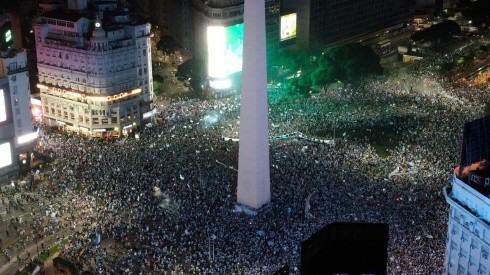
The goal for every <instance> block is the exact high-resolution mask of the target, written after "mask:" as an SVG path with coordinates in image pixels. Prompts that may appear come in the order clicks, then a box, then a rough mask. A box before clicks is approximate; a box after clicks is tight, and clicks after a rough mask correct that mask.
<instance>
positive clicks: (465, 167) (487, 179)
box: [455, 115, 490, 196]
mask: <svg viewBox="0 0 490 275" xmlns="http://www.w3.org/2000/svg"><path fill="white" fill-rule="evenodd" d="M461 143H462V146H461V161H460V165H459V166H458V167H456V169H455V175H457V177H458V178H459V179H461V180H462V181H464V182H466V183H467V184H468V185H470V186H471V187H473V188H474V189H476V190H477V191H479V192H480V193H482V194H484V195H485V196H489V195H490V115H487V116H485V117H482V118H479V119H476V120H473V121H471V122H467V123H465V125H464V127H463V140H462V142H461Z"/></svg>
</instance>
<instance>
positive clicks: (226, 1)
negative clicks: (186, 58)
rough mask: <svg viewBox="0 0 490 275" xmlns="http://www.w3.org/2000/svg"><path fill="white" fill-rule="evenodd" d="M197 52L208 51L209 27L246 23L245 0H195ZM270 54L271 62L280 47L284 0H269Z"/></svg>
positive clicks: (194, 36) (204, 55)
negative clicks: (281, 16)
mask: <svg viewBox="0 0 490 275" xmlns="http://www.w3.org/2000/svg"><path fill="white" fill-rule="evenodd" d="M193 10H194V15H193V18H194V23H193V26H194V27H193V31H194V33H193V35H192V37H193V48H192V49H193V53H194V55H195V56H200V57H206V56H207V55H208V41H207V31H208V27H211V26H224V27H228V26H232V25H237V24H241V23H243V0H231V1H230V0H211V1H202V0H194V5H193ZM265 20H266V22H265V24H266V54H267V61H268V65H270V64H271V62H272V61H273V60H274V59H275V58H276V56H277V54H278V50H279V31H280V30H279V28H280V26H279V24H280V1H279V0H265Z"/></svg>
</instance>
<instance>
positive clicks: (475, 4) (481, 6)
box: [459, 0, 490, 28]
mask: <svg viewBox="0 0 490 275" xmlns="http://www.w3.org/2000/svg"><path fill="white" fill-rule="evenodd" d="M459 9H460V10H462V13H463V15H464V16H465V17H466V18H468V19H470V20H471V24H472V25H473V26H475V27H477V28H481V27H485V26H486V27H488V26H490V1H488V0H478V1H474V0H460V3H459Z"/></svg>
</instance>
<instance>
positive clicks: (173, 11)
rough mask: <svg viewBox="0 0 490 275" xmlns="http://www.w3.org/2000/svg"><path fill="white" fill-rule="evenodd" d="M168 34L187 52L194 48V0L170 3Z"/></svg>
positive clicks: (175, 0) (180, 0) (179, 0)
mask: <svg viewBox="0 0 490 275" xmlns="http://www.w3.org/2000/svg"><path fill="white" fill-rule="evenodd" d="M168 11H169V12H168V15H169V20H168V23H169V28H168V33H169V35H170V36H172V37H173V38H174V39H175V41H176V42H177V43H178V44H179V45H180V46H182V48H183V49H184V50H185V51H190V50H191V47H192V14H193V13H192V0H171V1H169V3H168Z"/></svg>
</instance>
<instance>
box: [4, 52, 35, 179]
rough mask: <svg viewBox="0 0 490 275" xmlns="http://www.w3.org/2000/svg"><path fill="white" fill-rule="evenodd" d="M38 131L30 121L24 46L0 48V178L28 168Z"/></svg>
mask: <svg viewBox="0 0 490 275" xmlns="http://www.w3.org/2000/svg"><path fill="white" fill-rule="evenodd" d="M36 138H37V132H36V131H34V129H33V125H32V116H31V108H30V88H29V72H28V65H27V55H26V52H25V50H19V51H17V50H15V49H8V50H6V51H3V52H0V179H5V178H15V177H16V176H17V174H18V172H19V169H25V171H28V169H29V167H30V159H31V158H30V153H31V152H32V149H33V148H34V146H35V141H36Z"/></svg>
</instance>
